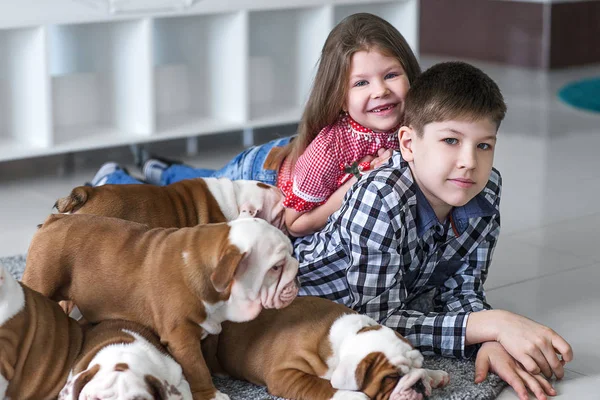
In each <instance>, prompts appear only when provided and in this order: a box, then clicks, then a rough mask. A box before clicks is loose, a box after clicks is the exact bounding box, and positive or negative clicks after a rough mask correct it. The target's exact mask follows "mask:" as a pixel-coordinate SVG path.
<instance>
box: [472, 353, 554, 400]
mask: <svg viewBox="0 0 600 400" xmlns="http://www.w3.org/2000/svg"><path fill="white" fill-rule="evenodd" d="M489 371H491V372H494V373H496V374H497V375H498V376H499V377H500V378H502V380H504V381H505V382H506V383H508V384H509V385H510V386H511V387H512V388H513V389H514V390H515V392H516V393H517V395H518V396H519V399H520V400H527V399H529V394H528V393H527V389H529V390H530V391H531V392H532V393H533V394H534V395H535V397H536V398H537V399H538V400H547V398H548V397H547V396H556V390H554V388H553V387H552V385H550V382H548V381H547V380H546V379H545V378H544V377H543V376H542V375H532V374H530V373H529V372H527V371H525V370H524V369H523V368H522V367H521V365H519V363H518V362H516V361H515V359H514V358H512V357H511V356H510V354H508V352H507V351H506V349H504V347H502V345H501V344H500V343H497V342H485V343H483V344H482V345H481V348H480V349H479V352H478V353H477V358H476V360H475V383H481V382H483V381H484V380H485V378H486V377H487V375H488V372H489Z"/></svg>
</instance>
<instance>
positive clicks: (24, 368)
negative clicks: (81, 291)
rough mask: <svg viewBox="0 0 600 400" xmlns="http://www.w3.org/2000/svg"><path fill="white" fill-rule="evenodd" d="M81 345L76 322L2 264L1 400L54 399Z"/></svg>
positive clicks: (0, 305) (80, 335)
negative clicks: (17, 278)
mask: <svg viewBox="0 0 600 400" xmlns="http://www.w3.org/2000/svg"><path fill="white" fill-rule="evenodd" d="M81 343H82V333H81V328H80V327H79V324H77V322H75V321H74V320H73V319H71V318H69V317H67V315H65V313H64V312H63V310H62V309H61V308H60V307H59V306H58V304H56V302H54V301H52V300H50V299H48V298H46V297H44V296H42V295H41V294H39V293H38V292H35V291H33V290H31V289H29V288H28V287H27V286H25V285H23V284H20V283H19V282H18V281H17V280H16V279H15V278H14V277H13V276H12V275H10V274H9V273H8V272H7V271H6V270H5V269H4V267H3V266H2V265H0V399H13V400H50V399H55V398H56V396H57V395H58V393H59V391H60V389H61V388H62V387H63V385H64V384H65V382H66V380H67V377H68V376H69V371H70V369H71V366H72V365H73V362H74V361H75V358H76V357H77V355H78V354H79V350H80V349H81Z"/></svg>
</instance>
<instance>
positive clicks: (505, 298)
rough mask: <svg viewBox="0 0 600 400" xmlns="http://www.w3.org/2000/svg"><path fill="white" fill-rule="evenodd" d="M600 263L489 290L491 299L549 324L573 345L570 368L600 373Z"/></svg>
mask: <svg viewBox="0 0 600 400" xmlns="http://www.w3.org/2000/svg"><path fill="white" fill-rule="evenodd" d="M599 288H600V264H595V265H593V266H591V267H586V268H580V269H576V270H573V271H567V272H564V273H560V274H555V275H551V276H548V277H543V278H539V279H535V280H530V281H527V282H523V283H519V284H515V285H510V286H507V287H502V288H499V289H492V290H488V292H487V298H488V301H489V303H490V304H491V305H492V306H493V307H494V308H497V309H504V310H509V311H513V312H516V313H518V314H521V315H525V316H527V317H529V318H531V319H533V320H535V321H538V322H539V323H541V324H544V325H546V326H549V327H550V328H552V329H554V330H555V331H556V332H558V333H559V334H560V335H561V336H563V337H564V338H565V339H566V340H567V341H568V342H569V343H570V344H571V347H572V348H573V352H574V360H573V362H571V363H569V364H568V368H569V369H570V370H571V371H575V372H578V373H581V374H584V375H594V374H596V375H600V347H598V332H599V331H600V290H598V289H599Z"/></svg>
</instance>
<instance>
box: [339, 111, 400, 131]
mask: <svg viewBox="0 0 600 400" xmlns="http://www.w3.org/2000/svg"><path fill="white" fill-rule="evenodd" d="M343 118H345V119H346V121H347V123H348V125H349V126H350V129H351V130H352V132H354V133H356V134H358V135H372V134H396V133H397V132H398V129H400V125H401V124H398V126H395V127H394V128H392V129H390V130H389V131H376V130H373V129H371V128H368V127H366V126H364V125H361V124H359V123H358V122H356V121H355V120H354V119H353V118H352V117H351V116H350V114H345V115H344V117H343Z"/></svg>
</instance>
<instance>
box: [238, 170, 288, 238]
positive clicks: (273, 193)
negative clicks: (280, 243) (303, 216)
mask: <svg viewBox="0 0 600 400" xmlns="http://www.w3.org/2000/svg"><path fill="white" fill-rule="evenodd" d="M234 183H235V185H236V186H235V192H236V200H237V204H238V208H239V213H240V216H239V217H240V218H248V217H256V218H261V219H264V220H265V221H267V222H268V223H270V224H271V225H273V226H276V227H277V228H279V229H281V230H285V208H284V207H283V193H282V192H281V190H280V189H279V188H277V187H276V186H271V185H267V184H265V183H262V182H258V181H244V180H239V181H234Z"/></svg>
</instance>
